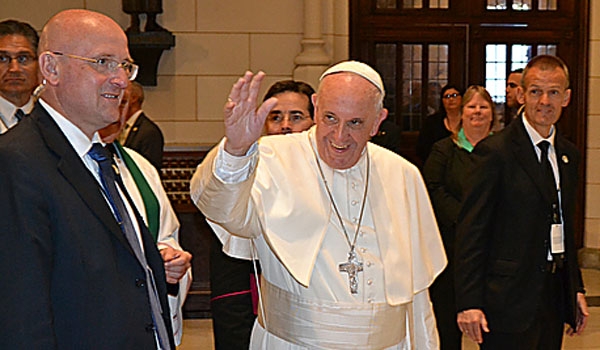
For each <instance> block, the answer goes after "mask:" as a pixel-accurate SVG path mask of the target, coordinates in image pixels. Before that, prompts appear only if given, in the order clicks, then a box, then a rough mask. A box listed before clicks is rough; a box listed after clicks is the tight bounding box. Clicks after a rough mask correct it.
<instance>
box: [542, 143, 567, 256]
mask: <svg viewBox="0 0 600 350" xmlns="http://www.w3.org/2000/svg"><path fill="white" fill-rule="evenodd" d="M537 146H538V147H539V148H540V150H541V151H542V154H541V157H540V166H541V168H542V174H543V176H544V178H543V179H542V181H543V182H544V184H545V187H546V190H547V191H548V193H549V194H550V198H551V200H552V203H551V206H550V208H549V210H550V215H551V221H552V222H551V224H560V223H562V218H561V214H560V206H559V200H558V189H557V186H556V180H555V178H554V170H552V165H551V164H550V159H549V158H548V149H549V148H550V142H548V141H541V142H540V143H538V144H537ZM550 236H552V233H550ZM551 241H552V237H550V242H551ZM549 249H550V248H549ZM550 252H552V249H550ZM552 258H553V260H554V261H556V262H557V263H558V264H559V266H562V261H563V259H564V255H563V254H552Z"/></svg>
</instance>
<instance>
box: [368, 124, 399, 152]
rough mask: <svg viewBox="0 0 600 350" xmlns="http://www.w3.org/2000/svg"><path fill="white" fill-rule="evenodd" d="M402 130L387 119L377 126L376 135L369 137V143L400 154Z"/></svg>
mask: <svg viewBox="0 0 600 350" xmlns="http://www.w3.org/2000/svg"><path fill="white" fill-rule="evenodd" d="M401 139H402V129H401V128H400V126H399V125H397V124H396V123H395V122H393V121H392V120H389V119H385V120H384V121H383V123H381V125H380V126H379V130H378V131H377V135H375V136H373V137H371V142H373V143H374V144H376V145H379V146H381V147H384V148H387V149H389V150H390V151H392V152H394V153H396V154H400V149H401V147H402V143H401V142H402V140H401Z"/></svg>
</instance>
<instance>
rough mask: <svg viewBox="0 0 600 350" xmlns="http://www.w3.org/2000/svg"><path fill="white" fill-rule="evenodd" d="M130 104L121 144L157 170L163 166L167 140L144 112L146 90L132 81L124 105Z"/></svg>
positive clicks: (120, 137)
mask: <svg viewBox="0 0 600 350" xmlns="http://www.w3.org/2000/svg"><path fill="white" fill-rule="evenodd" d="M125 101H127V102H129V108H128V111H127V114H126V122H125V128H123V131H122V132H121V135H120V136H119V139H118V140H119V142H120V143H121V144H122V145H123V146H125V147H128V148H131V149H132V150H135V151H136V152H138V153H139V154H141V155H142V156H144V158H146V159H148V160H149V161H150V163H152V165H154V167H155V168H156V170H158V171H160V168H161V165H162V157H163V148H164V145H165V140H164V138H163V134H162V132H161V131H160V128H159V127H158V125H156V124H155V123H154V122H153V121H152V120H150V119H149V118H148V117H147V116H146V115H145V114H144V111H142V104H143V103H144V88H143V87H142V85H140V84H139V83H137V82H135V81H132V82H131V83H130V84H129V86H128V87H127V90H126V92H125V96H124V97H123V101H122V103H124V102H125Z"/></svg>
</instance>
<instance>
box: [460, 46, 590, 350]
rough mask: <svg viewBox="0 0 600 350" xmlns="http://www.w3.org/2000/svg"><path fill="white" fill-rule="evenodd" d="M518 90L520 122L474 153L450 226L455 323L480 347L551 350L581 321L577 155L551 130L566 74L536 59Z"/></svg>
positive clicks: (566, 95) (563, 102) (550, 59)
mask: <svg viewBox="0 0 600 350" xmlns="http://www.w3.org/2000/svg"><path fill="white" fill-rule="evenodd" d="M522 86H523V89H524V90H523V91H522V92H521V93H522V94H523V95H522V97H523V99H524V101H525V107H524V112H523V113H522V114H521V116H520V117H519V118H518V119H516V120H515V121H514V122H513V123H511V124H510V125H509V126H508V127H507V128H506V129H505V130H504V131H502V132H501V133H499V134H497V135H496V136H492V137H489V138H488V139H486V140H485V141H483V142H481V143H480V144H478V145H477V147H476V148H475V155H476V157H477V163H476V165H475V171H474V174H473V175H472V177H471V178H470V179H469V181H468V182H469V183H471V186H470V188H469V189H467V190H466V194H465V200H464V204H463V209H462V211H461V213H460V215H459V219H458V225H457V241H456V247H457V248H456V260H457V264H456V268H455V273H456V294H457V307H458V310H457V311H458V316H457V321H458V325H459V328H460V329H461V331H462V332H463V333H464V334H465V335H467V336H468V337H469V338H471V339H472V340H474V341H476V342H478V343H480V344H481V348H482V349H527V350H530V349H544V350H548V349H557V350H558V349H560V347H561V343H562V337H563V332H564V324H565V323H567V324H568V326H569V327H568V328H567V334H569V335H573V334H579V333H581V332H582V331H583V330H584V328H585V325H586V322H587V317H588V311H587V304H586V301H585V296H584V292H585V291H584V288H583V281H582V279H581V273H580V270H579V266H578V263H577V254H576V253H577V252H576V249H575V242H574V232H573V231H574V224H573V220H574V211H575V203H576V190H577V177H578V176H577V171H578V164H579V154H578V152H577V149H576V148H575V146H574V145H573V144H571V143H570V142H569V141H567V140H566V139H565V138H564V137H563V136H561V135H560V134H558V133H557V130H556V125H555V124H556V122H557V121H558V119H559V118H560V115H561V112H562V108H563V107H566V106H567V105H568V104H569V101H570V97H571V90H570V89H569V73H568V69H567V67H566V65H565V64H564V63H563V61H562V60H560V59H559V58H558V57H555V56H547V55H543V56H537V57H535V58H533V59H532V60H531V61H530V62H529V63H528V65H527V67H526V68H525V70H524V72H523V84H522ZM544 141H546V142H549V143H550V147H549V150H548V152H547V153H548V156H547V157H542V155H543V151H542V149H541V148H540V146H537V145H538V144H540V143H542V142H544ZM546 145H548V144H547V143H546ZM548 162H549V163H548ZM544 165H546V166H547V167H544ZM545 170H547V171H545ZM546 175H547V176H546Z"/></svg>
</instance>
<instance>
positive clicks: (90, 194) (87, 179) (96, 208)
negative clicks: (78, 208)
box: [34, 107, 133, 254]
mask: <svg viewBox="0 0 600 350" xmlns="http://www.w3.org/2000/svg"><path fill="white" fill-rule="evenodd" d="M34 112H35V113H36V114H37V116H38V118H37V119H36V120H37V121H38V125H39V129H40V134H41V135H42V137H43V138H44V141H45V142H46V145H47V146H48V148H49V149H50V150H51V151H52V152H54V153H55V154H56V155H57V158H58V162H57V169H58V171H59V172H60V173H61V174H62V175H63V176H64V178H65V179H66V180H67V182H69V183H70V184H71V186H73V187H74V188H75V191H76V192H77V193H78V194H79V196H80V197H81V199H82V200H83V201H84V202H85V203H86V205H87V206H88V208H89V209H90V211H91V212H92V213H94V215H95V216H96V217H97V218H98V220H100V221H101V222H102V224H104V225H105V226H106V228H107V229H108V230H109V231H110V232H111V233H113V234H114V235H115V236H116V237H117V239H118V240H119V241H120V242H121V243H123V244H124V245H126V246H127V247H128V249H129V250H131V247H130V246H129V243H128V242H127V240H126V239H125V237H124V236H123V233H122V232H121V229H120V228H119V225H118V224H117V222H116V220H115V218H114V216H113V214H112V212H111V210H110V208H109V206H108V205H107V203H106V200H105V199H104V197H103V196H102V194H101V192H100V185H99V184H98V182H97V181H96V180H95V178H94V176H93V175H92V174H91V173H90V172H89V170H88V168H87V167H86V166H85V164H84V163H83V162H82V161H81V158H79V155H77V153H76V152H75V150H74V149H73V147H72V146H71V144H70V143H69V141H68V140H67V138H66V136H65V135H64V134H63V133H62V131H61V130H60V128H59V127H58V125H56V123H55V122H54V120H53V119H52V117H50V115H49V114H48V113H47V112H46V111H45V110H44V109H43V108H41V107H38V108H36V110H35V111H34ZM131 253H132V254H133V251H131Z"/></svg>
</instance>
